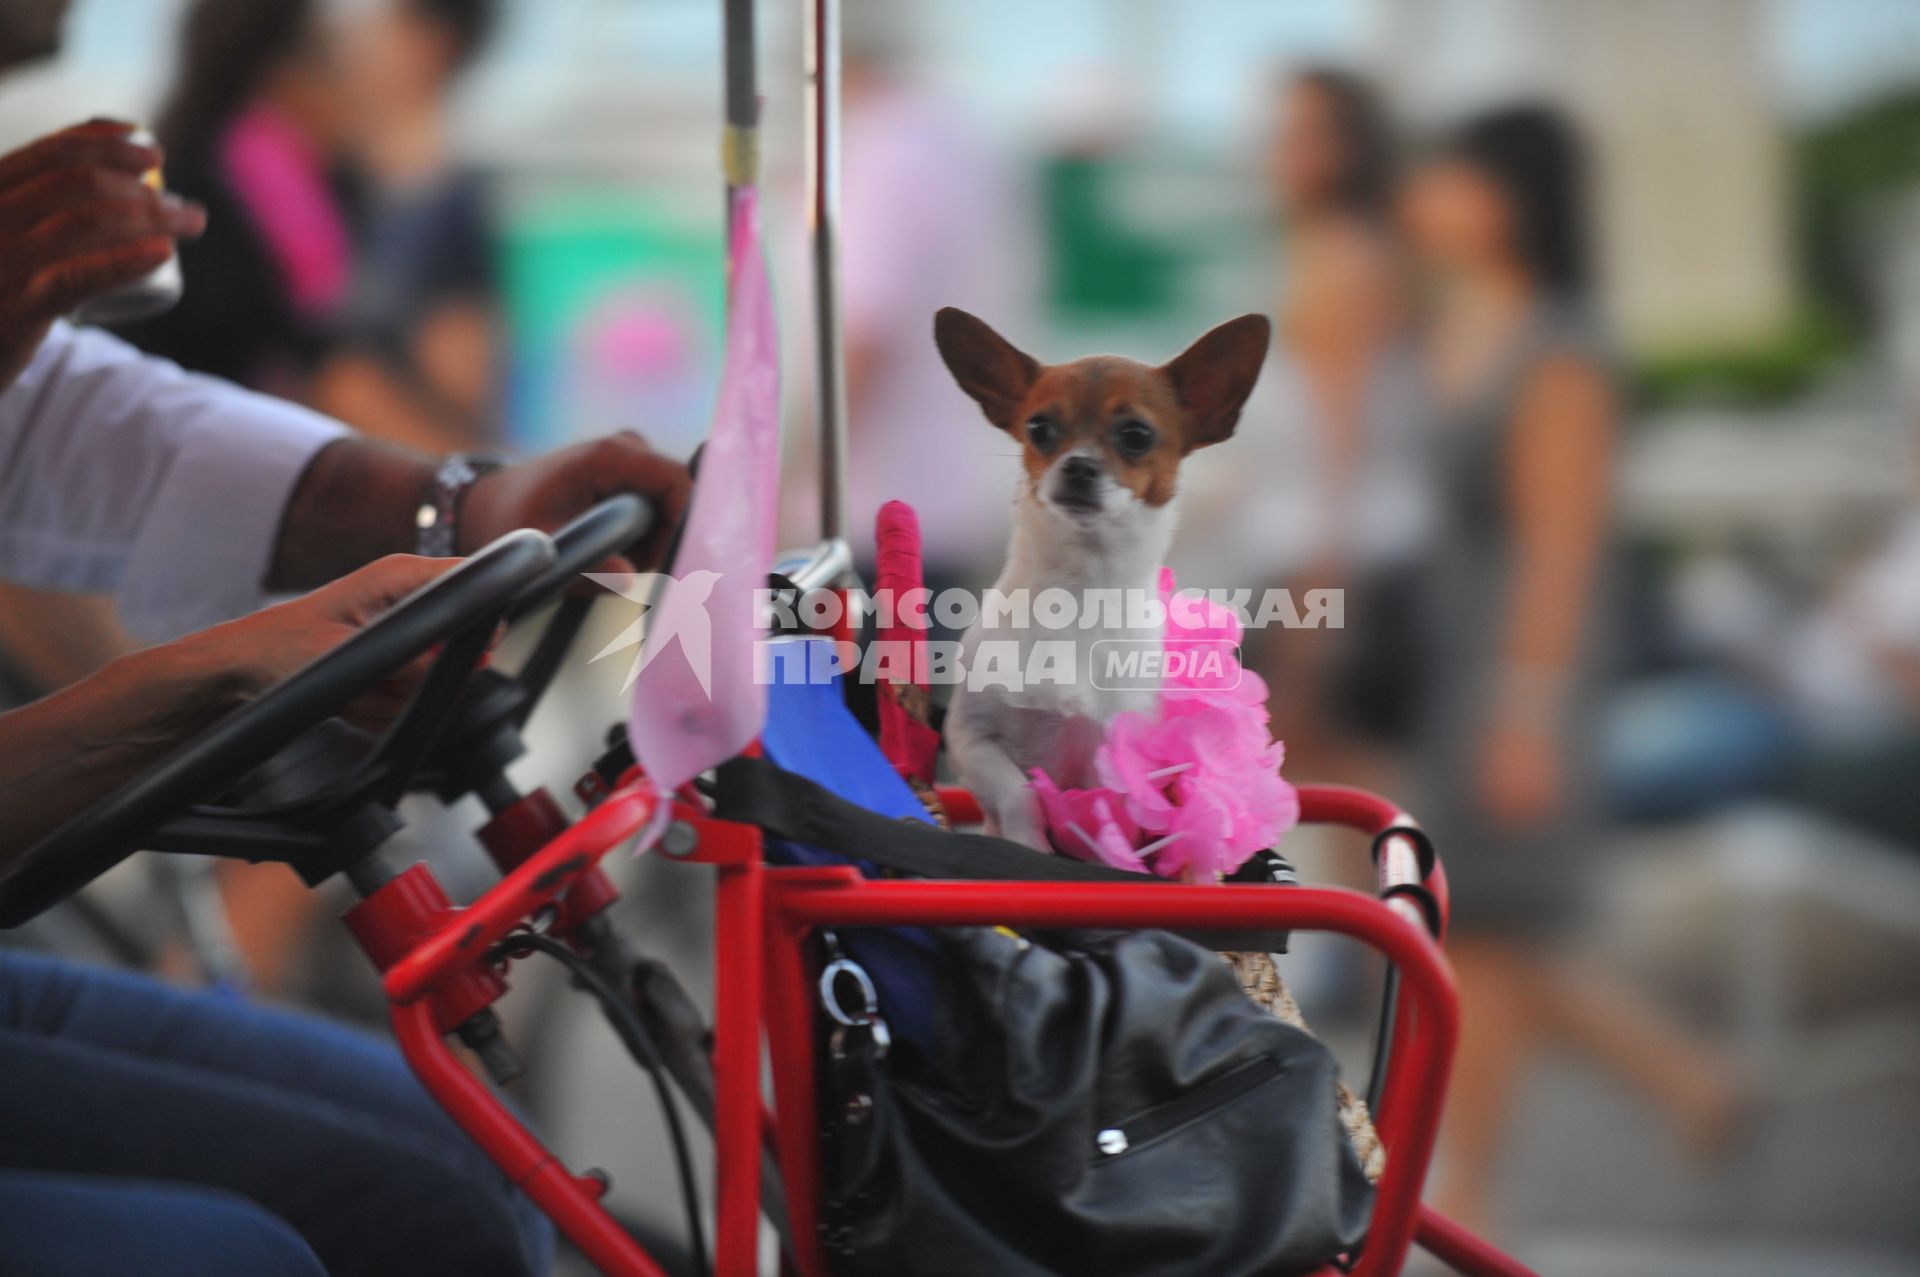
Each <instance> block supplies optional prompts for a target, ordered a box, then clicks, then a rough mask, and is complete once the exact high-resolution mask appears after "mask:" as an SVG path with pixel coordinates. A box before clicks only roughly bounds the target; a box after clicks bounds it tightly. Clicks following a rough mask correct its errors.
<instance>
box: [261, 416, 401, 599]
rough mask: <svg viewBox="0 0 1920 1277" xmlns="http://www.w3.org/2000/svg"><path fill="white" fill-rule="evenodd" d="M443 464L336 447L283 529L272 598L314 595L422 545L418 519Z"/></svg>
mask: <svg viewBox="0 0 1920 1277" xmlns="http://www.w3.org/2000/svg"><path fill="white" fill-rule="evenodd" d="M435 465H436V463H435V461H434V460H433V459H431V458H429V457H426V456H424V455H422V454H420V453H417V452H410V451H407V450H406V449H403V448H397V447H394V446H393V445H391V444H383V443H376V442H374V441H372V440H368V439H361V438H346V439H340V440H337V441H336V442H334V443H330V444H328V445H327V446H326V447H324V448H322V449H321V450H320V451H319V452H318V453H316V454H315V456H314V458H313V461H312V462H311V463H310V464H309V465H308V466H307V469H306V472H305V473H303V474H302V475H301V476H300V481H299V483H298V484H296V485H295V486H294V490H293V496H292V497H290V498H289V499H288V501H287V512H286V514H285V516H284V517H283V518H282V519H281V521H280V535H279V539H278V540H277V541H276V542H275V545H274V552H273V563H272V566H271V567H270V568H269V569H268V572H267V581H266V584H267V588H268V589H271V590H308V589H312V588H313V587H314V586H317V585H323V584H325V583H326V582H328V581H331V580H333V579H334V578H335V577H338V576H342V575H344V574H345V573H348V572H351V571H353V570H354V569H355V568H358V567H361V566H363V565H365V564H368V563H371V562H373V561H374V560H375V559H377V558H379V557H380V556H381V555H384V554H403V553H408V552H410V551H412V550H413V548H414V546H415V544H416V541H417V536H418V533H417V529H416V528H415V526H414V515H415V512H416V511H418V510H419V508H420V502H421V500H422V499H423V498H424V497H425V496H426V494H427V492H428V489H429V488H430V486H431V484H432V482H433V472H434V467H435Z"/></svg>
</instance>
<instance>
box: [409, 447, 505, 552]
mask: <svg viewBox="0 0 1920 1277" xmlns="http://www.w3.org/2000/svg"><path fill="white" fill-rule="evenodd" d="M506 464H507V463H506V462H505V461H503V460H502V459H500V458H499V457H486V456H479V455H475V454H471V453H464V452H456V453H454V454H452V455H451V456H449V457H448V458H447V459H446V460H445V461H442V462H441V463H440V468H439V469H438V470H436V471H434V474H433V484H432V486H431V487H429V488H428V490H427V494H426V496H425V498H424V499H423V500H422V501H421V502H420V508H419V509H418V510H417V511H415V512H414V516H413V526H414V527H415V528H417V529H418V530H419V536H418V539H417V541H416V543H415V547H414V548H415V550H416V552H418V553H420V554H424V555H427V556H429V557H430V558H436V559H444V558H451V557H452V556H454V555H456V554H458V553H459V552H460V551H459V545H460V536H459V533H460V506H461V504H462V503H463V502H465V501H466V499H467V493H468V492H469V491H470V490H471V489H472V488H473V485H474V484H476V483H478V482H479V481H480V478H481V476H482V475H489V474H492V473H493V472H494V471H495V470H499V469H501V468H502V467H504V466H505V465H506Z"/></svg>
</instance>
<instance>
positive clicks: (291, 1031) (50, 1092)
mask: <svg viewBox="0 0 1920 1277" xmlns="http://www.w3.org/2000/svg"><path fill="white" fill-rule="evenodd" d="M552 1250H553V1239H552V1233H551V1231H550V1230H549V1228H548V1226H547V1224H546V1221H545V1220H544V1219H542V1218H541V1217H539V1216H538V1215H537V1214H536V1213H535V1211H534V1210H533V1207H532V1206H531V1205H530V1204H529V1203H528V1202H527V1201H526V1199H525V1198H523V1197H522V1196H521V1195H520V1194H519V1193H518V1192H516V1191H515V1190H514V1189H513V1188H512V1187H511V1185H509V1184H508V1183H507V1181H506V1178H505V1177H504V1176H503V1175H502V1174H501V1173H500V1172H499V1171H498V1170H497V1169H496V1168H495V1167H494V1166H493V1165H492V1163H490V1162H488V1161H487V1160H486V1159H485V1158H484V1157H483V1156H481V1154H480V1152H479V1150H477V1149H476V1148H474V1147H473V1146H472V1144H470V1143H469V1142H468V1141H467V1139H466V1136H465V1135H463V1134H462V1133H461V1132H460V1131H459V1130H458V1129H457V1128H456V1127H454V1125H453V1124H452V1123H451V1122H450V1121H449V1120H448V1119H447V1118H446V1117H445V1115H443V1114H442V1113H441V1112H440V1110H439V1109H438V1108H436V1107H435V1106H434V1104H433V1102H432V1101H431V1100H429V1099H428V1098H427V1096H426V1093H425V1092H424V1091H422V1090H421V1089H420V1087H419V1085H418V1083H416V1082H415V1081H414V1079H413V1076H412V1075H411V1074H410V1073H408V1072H407V1069H406V1067H405V1065H404V1064H403V1063H402V1061H401V1059H400V1057H399V1055H398V1054H397V1053H396V1052H395V1051H394V1050H393V1048H392V1047H391V1046H390V1045H388V1044H386V1043H383V1042H381V1041H379V1040H378V1039H375V1038H372V1037H369V1036H367V1035H365V1034H362V1033H358V1032H354V1031H352V1030H349V1029H346V1028H344V1027H341V1026H338V1025H334V1024H329V1023H327V1022H325V1021H321V1020H317V1019H314V1018H311V1017H307V1016H299V1015H293V1014H289V1013H286V1012H282V1011H275V1010H271V1009H268V1008H264V1007H258V1006H253V1005H250V1004H247V1003H244V1002H239V1001H235V1000H232V999H228V998H223V997H218V996H214V995H209V994H200V993H188V992H183V991H181V990H177V989H172V988H169V987H167V986H165V985H162V984H159V983H157V982H155V981H153V980H149V979H146V978H145V977H141V976H136V975H129V974H125V973H121V972H116V971H108V970H101V969H94V968H89V967H81V966H76V965H73V964H70V963H64V962H57V961H51V960H48V959H45V958H41V957H37V956H34V955H30V954H22V953H15V952H7V951H0V1256H4V1260H3V1261H0V1267H3V1268H4V1269H5V1271H6V1272H7V1273H8V1274H9V1277H56V1275H57V1277H87V1275H89V1274H95V1273H99V1274H110V1273H111V1274H118V1273H136V1272H137V1273H141V1274H143V1275H148V1274H150V1275H162V1277H173V1275H174V1274H176V1273H177V1274H179V1275H180V1277H186V1275H187V1274H194V1275H196V1277H226V1275H227V1274H229V1273H231V1274H233V1277H239V1275H240V1274H243V1273H245V1274H265V1275H271V1277H279V1275H280V1274H287V1275H289V1277H293V1275H298V1277H317V1275H318V1274H322V1273H325V1274H331V1277H384V1275H386V1274H396V1275H397V1274H408V1275H409V1277H429V1275H431V1274H440V1273H445V1274H449V1275H452V1274H459V1275H460V1277H528V1275H529V1274H538V1273H543V1272H545V1271H546V1269H547V1267H548V1266H549V1264H550V1262H551V1260H552Z"/></svg>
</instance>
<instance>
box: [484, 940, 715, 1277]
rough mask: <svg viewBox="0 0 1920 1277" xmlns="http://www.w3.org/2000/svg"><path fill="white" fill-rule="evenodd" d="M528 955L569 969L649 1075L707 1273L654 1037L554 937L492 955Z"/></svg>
mask: <svg viewBox="0 0 1920 1277" xmlns="http://www.w3.org/2000/svg"><path fill="white" fill-rule="evenodd" d="M529 953H544V954H546V955H547V956H548V957H550V958H553V959H555V960H556V961H558V962H559V963H560V964H561V965H562V966H564V967H566V968H567V970H568V971H569V972H571V973H572V975H573V978H574V980H575V981H577V982H578V983H579V985H580V987H581V988H583V989H585V990H586V991H587V992H588V993H590V994H592V995H593V997H594V998H595V999H596V1000H597V1001H598V1002H599V1003H600V1006H601V1008H602V1009H603V1010H604V1011H605V1012H606V1014H607V1022H608V1023H609V1024H611V1025H612V1026H613V1031H614V1033H615V1034H617V1035H618V1036H619V1038H620V1042H621V1044H622V1045H624V1046H625V1047H626V1048H627V1054H629V1055H631V1056H632V1057H633V1058H634V1061H635V1063H637V1064H639V1066H640V1067H641V1068H643V1069H645V1070H646V1072H647V1076H648V1077H649V1078H651V1079H653V1089H654V1092H655V1094H656V1095H658V1097H659V1100H660V1113H661V1116H662V1117H663V1118H665V1120H666V1125H667V1136H668V1138H669V1139H670V1140H672V1142H673V1160H674V1165H675V1169H676V1170H677V1171H678V1172H679V1176H680V1201H681V1205H682V1206H683V1207H685V1209H686V1215H687V1244H688V1248H689V1249H690V1250H691V1251H692V1253H693V1267H694V1271H695V1272H696V1273H699V1274H701V1275H702V1277H706V1275H707V1274H710V1273H711V1272H712V1271H713V1270H712V1268H711V1267H710V1265H709V1264H708V1261H707V1240H706V1233H705V1230H704V1229H702V1228H701V1225H700V1186H699V1183H698V1181H697V1179H696V1178H695V1176H694V1173H693V1153H692V1150H691V1149H690V1148H689V1146H688V1144H687V1132H686V1128H685V1127H684V1126H682V1125H681V1121H680V1106H679V1105H678V1104H676V1103H674V1099H673V1092H672V1091H671V1090H670V1089H668V1086H667V1076H666V1066H665V1065H664V1064H663V1063H662V1062H661V1059H660V1053H659V1052H658V1051H656V1050H655V1049H654V1045H653V1040H652V1039H651V1038H650V1037H648V1036H647V1026H646V1025H645V1024H643V1023H642V1022H641V1020H640V1016H639V1014H638V1013H636V1012H635V1011H634V1009H633V1007H632V1006H631V1005H630V1004H629V1003H628V1002H627V1000H626V999H625V998H624V997H622V996H621V995H620V992H619V991H618V990H617V989H615V988H614V987H613V986H612V985H611V984H609V983H607V980H606V977H605V976H602V975H601V974H600V973H599V972H598V971H596V970H594V969H593V967H592V966H591V965H589V964H588V962H587V960H586V959H585V958H583V957H581V956H580V955H579V954H577V953H575V952H574V951H573V950H572V949H570V948H568V947H567V946H566V945H564V944H562V943H561V942H560V941H558V940H555V939H554V938H553V937H552V936H543V935H539V934H537V933H535V932H531V931H517V932H515V933H513V934H512V935H510V936H508V937H507V938H506V939H505V940H502V941H501V942H500V943H499V944H498V945H496V946H495V948H494V951H493V956H494V957H495V958H496V959H498V958H502V957H509V956H511V957H520V956H524V955H526V954H529Z"/></svg>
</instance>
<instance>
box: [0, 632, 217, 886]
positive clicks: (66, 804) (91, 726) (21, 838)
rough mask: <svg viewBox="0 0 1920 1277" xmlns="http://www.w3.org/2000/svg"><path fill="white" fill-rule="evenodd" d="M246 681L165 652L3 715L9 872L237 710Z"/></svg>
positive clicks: (1, 828)
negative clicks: (76, 818) (16, 861)
mask: <svg viewBox="0 0 1920 1277" xmlns="http://www.w3.org/2000/svg"><path fill="white" fill-rule="evenodd" d="M247 690H248V689H247V684H246V680H245V677H244V674H243V673H242V672H241V671H238V670H236V669H235V668H233V667H223V666H222V665H221V664H219V663H216V662H214V661H212V660H209V659H208V656H207V652H206V649H205V648H204V646H191V645H184V644H177V643H168V644H162V645H161V646H159V647H153V648H148V649H146V650H145V651H141V652H135V653H133V654H132V655H130V656H124V657H121V658H120V659H119V660H116V661H114V662H112V663H111V664H109V665H108V666H107V667H106V668H105V669H103V670H101V671H100V672H99V673H98V674H95V675H94V676H93V677H91V678H88V679H84V680H82V681H81V682H78V683H76V684H74V685H73V686H72V687H69V688H67V689H66V690H65V691H62V692H57V693H55V694H54V695H52V696H49V697H46V698H45V699H43V700H39V701H36V702H34V703H33V704H31V705H28V706H25V707H24V708H21V709H17V710H14V711H12V712H11V713H8V714H0V811H4V812H5V813H6V819H5V820H4V821H0V867H3V866H4V865H5V864H7V863H8V862H9V861H11V860H12V859H13V858H14V857H15V856H17V855H18V854H20V853H21V852H23V851H25V850H26V849H27V848H29V847H31V846H33V844H34V843H36V842H38V841H39V840H40V839H41V838H43V837H45V836H46V835H47V834H49V833H51V832H52V831H53V830H54V829H56V828H58V827H59V826H60V825H61V824H62V823H63V822H65V821H66V820H67V819H69V818H70V817H72V816H73V815H74V814H75V813H77V812H80V811H82V810H84V809H85V808H86V807H87V806H88V804H90V803H92V802H95V801H97V800H98V799H99V798H100V797H101V796H102V795H103V794H106V793H109V792H111V791H112V790H113V789H114V788H116V787H117V786H119V785H121V784H124V783H125V782H126V781H127V780H129V779H131V778H132V777H133V776H135V775H137V774H138V773H139V772H140V771H141V770H142V769H143V768H145V767H146V766H147V765H148V764H150V763H151V762H153V761H154V760H155V759H156V758H159V757H161V756H162V755H163V754H165V753H166V752H167V751H168V750H169V749H171V748H172V747H173V746H175V745H177V744H179V743H180V742H181V741H183V740H185V739H187V738H188V737H190V736H192V735H194V734H195V733H196V732H198V731H200V730H201V729H202V728H204V727H205V726H207V725H208V724H209V723H211V722H212V721H213V720H214V719H216V718H218V717H219V716H220V715H221V714H223V713H225V712H226V711H227V710H229V709H231V708H232V707H233V706H234V705H235V704H237V703H238V702H239V701H240V699H241V698H242V697H243V696H244V695H245V694H246V692H247Z"/></svg>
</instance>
